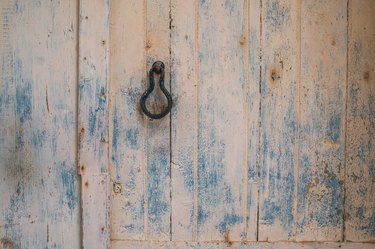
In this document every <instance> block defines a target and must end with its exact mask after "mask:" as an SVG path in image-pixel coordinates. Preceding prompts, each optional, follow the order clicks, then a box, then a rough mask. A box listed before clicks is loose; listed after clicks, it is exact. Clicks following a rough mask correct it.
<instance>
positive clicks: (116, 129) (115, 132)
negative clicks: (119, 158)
mask: <svg viewBox="0 0 375 249" xmlns="http://www.w3.org/2000/svg"><path fill="white" fill-rule="evenodd" d="M112 119H113V130H112V151H113V152H112V153H113V155H112V157H115V154H116V153H115V152H117V149H118V139H119V136H120V124H119V118H118V110H117V107H114V108H113V118H112Z"/></svg>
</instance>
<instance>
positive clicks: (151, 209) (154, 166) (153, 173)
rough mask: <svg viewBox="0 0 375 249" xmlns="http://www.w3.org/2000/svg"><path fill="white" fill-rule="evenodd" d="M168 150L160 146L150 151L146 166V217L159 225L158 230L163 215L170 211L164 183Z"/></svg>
mask: <svg viewBox="0 0 375 249" xmlns="http://www.w3.org/2000/svg"><path fill="white" fill-rule="evenodd" d="M155 146H156V145H155ZM168 151H169V150H168V149H167V148H162V147H161V148H158V151H154V152H151V156H152V157H151V158H149V162H150V164H149V165H148V168H147V175H148V179H147V180H148V181H147V199H148V218H149V222H150V223H153V224H155V225H158V226H159V227H157V229H160V231H162V229H163V227H164V224H163V220H164V216H165V215H168V213H169V212H170V200H169V198H167V196H169V194H168V195H167V194H166V190H167V189H166V184H169V175H170V167H169V163H168V159H167V158H168V156H169V153H168ZM166 181H168V183H167V182H166ZM160 231H159V232H160ZM164 232H166V231H164Z"/></svg>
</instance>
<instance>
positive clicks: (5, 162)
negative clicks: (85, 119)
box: [0, 0, 81, 248]
mask: <svg viewBox="0 0 375 249" xmlns="http://www.w3.org/2000/svg"><path fill="white" fill-rule="evenodd" d="M77 14H78V4H77V2H76V1H73V0H67V1H59V2H57V1H34V0H33V1H29V0H25V1H21V0H18V1H16V0H3V1H1V2H0V15H1V17H0V192H1V195H0V196H1V197H0V248H52V247H53V248H79V247H80V240H81V236H80V199H79V184H78V179H77V172H76V150H77V148H76V144H77V138H76V137H77V136H76V123H77V120H76V116H77V112H76V105H77V89H76V88H77V63H76V62H77V53H76V44H77V33H78V32H77V29H78V23H77Z"/></svg>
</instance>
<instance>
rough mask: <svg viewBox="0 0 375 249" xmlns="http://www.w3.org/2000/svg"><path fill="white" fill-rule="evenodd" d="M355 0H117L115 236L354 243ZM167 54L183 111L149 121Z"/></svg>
mask: <svg viewBox="0 0 375 249" xmlns="http://www.w3.org/2000/svg"><path fill="white" fill-rule="evenodd" d="M347 3H348V2H347V1H344V0H335V1H330V2H329V3H327V2H326V1H298V0H284V1H274V0H263V1H257V0H245V1H238V2H237V1H236V2H233V1H198V0H196V1H180V0H171V1H161V2H157V3H156V2H152V1H143V2H142V1H130V0H129V1H112V5H111V6H112V7H111V97H110V98H111V101H112V102H111V108H110V112H111V115H110V116H111V119H110V123H111V125H110V127H111V132H110V133H111V139H110V145H111V146H110V151H111V152H110V155H111V179H112V183H113V190H112V191H113V193H112V207H113V209H112V212H111V214H112V218H111V224H112V225H113V227H112V235H111V238H112V240H113V242H112V245H114V246H115V247H116V246H118V245H124V246H125V245H128V246H129V245H130V244H127V243H128V242H121V241H127V240H146V241H169V240H172V241H188V242H189V243H187V244H186V245H189V246H192V247H194V246H196V244H194V243H190V242H194V241H221V242H222V245H224V244H225V241H228V240H230V241H301V242H303V241H333V242H335V241H343V240H345V237H346V236H347V233H348V231H347V230H345V219H344V218H345V217H346V216H347V215H349V213H350V212H351V211H349V213H348V210H347V208H346V207H345V206H344V202H345V198H344V192H345V193H347V196H348V195H352V193H351V191H353V189H354V188H346V185H345V184H346V181H345V179H346V178H345V167H346V164H347V155H346V154H345V148H346V147H347V146H348V145H347V144H346V138H347V136H349V135H348V134H349V133H348V129H349V128H348V127H346V125H347V122H349V121H348V114H347V112H346V110H347V109H346V108H347V104H348V103H349V102H348V101H347V94H348V93H347V84H348V82H347V80H348V78H347V71H348V68H347V67H348V66H349V67H350V64H347V62H348V60H347V49H348V47H347V44H348V42H349V43H350V40H348V39H350V37H349V38H348V30H347V28H348V18H349V21H350V18H353V17H351V16H350V15H348V8H347V6H348V5H347ZM358 8H359V7H358ZM370 9H371V8H370ZM369 12H370V11H369ZM366 20H367V19H366ZM368 23H370V22H368ZM370 36H371V35H370ZM363 39H365V38H363ZM366 40H370V39H369V38H367V37H366ZM126 55H128V56H126ZM169 56H170V57H169ZM159 58H161V59H162V60H164V61H165V62H166V64H167V75H168V76H169V74H170V80H171V86H170V90H171V93H172V95H173V99H174V107H173V109H172V114H171V116H170V117H166V118H164V119H162V120H161V121H150V120H148V119H147V118H145V117H144V115H143V114H142V113H141V111H140V110H139V106H138V105H139V98H140V95H141V94H142V92H143V91H144V89H145V87H146V85H147V84H148V82H147V70H148V69H149V68H150V66H151V63H152V62H153V61H155V60H156V59H159ZM371 59H372V57H371V58H370V59H367V58H365V59H364V61H365V62H366V63H368V62H369V61H371ZM168 70H169V71H168ZM349 70H350V68H349ZM167 81H168V82H169V78H168V79H167ZM154 97H155V98H153V99H152V100H150V102H152V101H156V102H157V101H158V100H156V99H157V98H162V96H161V95H158V94H155V96H154ZM368 101H369V102H371V101H370V100H368ZM150 108H154V110H158V108H160V102H157V103H156V104H155V105H154V106H150ZM348 110H349V108H348ZM369 112H370V113H368V112H367V113H368V115H371V110H370V111H369ZM370 127H371V126H370ZM169 129H170V130H169ZM366 135H367V136H368V137H369V136H370V133H368V134H366ZM362 141H363V139H362V140H360V142H359V144H361V142H362ZM168 153H170V154H168ZM368 153H369V154H370V152H368ZM367 158H371V156H369V155H367ZM169 160H171V161H169ZM356 165H357V164H356ZM369 167H371V165H370V166H369ZM365 179H366V178H365V176H363V182H364V184H367V185H366V186H372V185H371V184H372V183H370V182H371V181H370V180H365ZM369 184H370V185H369ZM366 193H367V192H366ZM367 198H369V199H370V200H364V202H366V203H367V204H366V205H367V206H368V209H369V210H368V211H367V213H366V215H367V217H368V222H369V223H368V225H366V229H367V231H365V232H364V236H363V237H361V239H357V240H356V241H361V240H363V241H371V240H372V237H371V235H369V234H370V233H371V231H373V229H372V228H371V224H372V223H371V222H370V215H371V214H372V213H373V212H374V206H373V204H372V203H373V200H372V199H371V198H370V197H367ZM360 207H361V206H360ZM344 209H346V212H347V214H346V215H344ZM357 213H358V212H357ZM356 215H357V214H356ZM356 226H357V227H356V229H359V228H360V227H359V225H356ZM371 229H372V230H371ZM150 243H152V242H150ZM141 244H142V243H141ZM141 244H140V245H141ZM146 244H147V243H146ZM142 245H143V244H142ZM148 245H150V244H148ZM157 245H160V246H163V245H168V246H172V245H174V244H158V243H156V244H155V246H157ZM254 245H255V244H254ZM272 245H273V244H262V243H260V244H259V246H266V247H267V246H268V247H269V246H271V247H270V248H272ZM287 245H290V244H287ZM330 245H333V246H334V247H336V246H341V244H329V246H330ZM255 246H258V245H257V244H256V245H255ZM301 246H302V247H303V246H305V244H301ZM313 246H315V245H313ZM345 246H346V245H345ZM348 246H349V247H350V246H351V245H348ZM353 246H358V245H354V244H353Z"/></svg>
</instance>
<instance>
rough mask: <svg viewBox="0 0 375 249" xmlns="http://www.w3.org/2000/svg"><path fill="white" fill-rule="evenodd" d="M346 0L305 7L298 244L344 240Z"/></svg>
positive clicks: (302, 51) (302, 6) (302, 41)
mask: <svg viewBox="0 0 375 249" xmlns="http://www.w3.org/2000/svg"><path fill="white" fill-rule="evenodd" d="M346 2H347V1H346V0H332V1H329V2H327V1H303V2H302V5H301V83H300V85H299V89H300V94H301V99H300V113H301V114H300V131H299V137H300V142H299V162H298V163H299V167H298V209H297V213H298V215H297V216H298V218H297V221H296V222H297V235H296V237H297V238H296V239H297V240H298V241H340V240H341V239H342V229H343V208H344V206H343V202H344V196H343V194H344V193H343V191H344V190H343V178H344V164H345V163H344V161H345V157H344V156H345V155H344V148H345V134H344V128H345V122H346V118H345V95H346V94H345V93H346V58H347V57H346V53H345V51H346V50H347V22H346V20H347V5H346Z"/></svg>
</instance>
